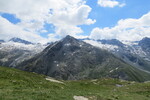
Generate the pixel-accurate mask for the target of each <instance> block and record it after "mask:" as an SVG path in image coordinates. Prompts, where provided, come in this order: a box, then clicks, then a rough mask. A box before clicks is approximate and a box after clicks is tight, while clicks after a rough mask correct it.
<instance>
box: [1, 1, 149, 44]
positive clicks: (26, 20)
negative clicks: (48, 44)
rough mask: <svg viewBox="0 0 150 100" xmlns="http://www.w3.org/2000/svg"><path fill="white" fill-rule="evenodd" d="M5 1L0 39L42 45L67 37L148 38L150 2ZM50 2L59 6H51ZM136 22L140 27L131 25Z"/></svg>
mask: <svg viewBox="0 0 150 100" xmlns="http://www.w3.org/2000/svg"><path fill="white" fill-rule="evenodd" d="M8 1H9V0H5V1H1V3H0V16H1V21H2V22H1V25H0V26H2V27H1V28H0V31H1V33H0V37H1V38H4V39H8V38H11V37H15V36H17V37H20V38H24V39H27V40H32V41H33V39H34V40H35V42H36V41H37V40H41V42H43V41H55V40H57V39H60V38H63V37H64V36H66V35H68V34H69V35H72V36H75V37H77V38H83V37H90V38H94V39H111V38H116V39H120V40H126V39H129V38H128V36H130V35H133V37H131V38H130V39H129V40H136V39H141V38H143V37H144V36H147V37H149V36H150V33H148V31H150V30H149V29H150V25H149V23H146V21H150V18H149V17H150V13H149V12H150V6H149V4H150V0H76V1H75V0H70V1H68V0H62V1H61V0H58V2H57V1H55V2H54V0H46V1H45V3H44V1H42V0H38V1H39V3H38V2H36V0H31V1H30V2H27V3H26V2H25V0H18V1H17V0H12V2H13V3H14V6H10V4H9V2H8ZM15 2H16V3H15ZM51 2H53V3H56V4H57V3H60V4H59V5H56V7H55V6H54V7H53V5H52V4H51ZM66 2H67V3H66ZM68 2H69V3H68ZM10 3H11V2H10ZM48 3H49V4H48ZM32 4H33V6H32ZM12 5H13V4H12ZM23 5H25V6H23ZM34 5H35V6H34ZM54 5H55V4H54ZM66 5H67V7H66ZM36 6H41V7H40V8H36ZM22 7H24V8H22ZM26 7H27V9H25V8H26ZM59 8H60V9H59ZM38 9H39V10H38ZM74 9H75V11H74ZM50 11H51V12H50ZM144 16H146V17H144ZM89 20H90V21H89ZM145 20H146V21H145ZM118 23H120V24H118ZM136 23H140V24H139V25H138V26H137V25H135V26H134V24H136ZM143 23H144V24H143ZM124 24H125V25H126V26H125V28H124V27H123V25H124ZM4 26H5V27H4ZM145 27H146V28H145ZM6 29H7V31H5V30H6ZM128 29H130V30H128ZM9 30H10V31H9ZM14 30H15V31H14ZM122 30H123V31H122ZM11 32H12V33H11ZM15 32H18V33H15ZM115 32H116V33H115ZM133 32H134V33H133ZM136 32H137V33H136ZM135 37H137V38H136V39H134V38H135Z"/></svg>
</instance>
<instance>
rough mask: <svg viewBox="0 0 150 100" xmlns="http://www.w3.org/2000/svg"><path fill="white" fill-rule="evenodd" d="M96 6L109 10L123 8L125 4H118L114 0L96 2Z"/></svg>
mask: <svg viewBox="0 0 150 100" xmlns="http://www.w3.org/2000/svg"><path fill="white" fill-rule="evenodd" d="M97 3H98V5H99V6H101V7H110V8H113V7H116V6H118V7H123V6H125V3H120V2H118V1H116V0H98V2H97Z"/></svg>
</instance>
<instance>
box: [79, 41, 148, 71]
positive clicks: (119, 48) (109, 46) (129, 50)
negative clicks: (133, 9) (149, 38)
mask: <svg viewBox="0 0 150 100" xmlns="http://www.w3.org/2000/svg"><path fill="white" fill-rule="evenodd" d="M82 40H83V41H84V42H86V43H89V44H91V45H93V46H96V47H99V48H101V49H105V50H107V51H109V52H111V53H113V54H115V55H116V56H118V57H119V58H121V59H123V60H124V61H125V62H127V63H129V64H131V65H133V66H135V67H138V68H141V69H144V70H149V71H150V56H149V54H150V51H148V50H150V49H148V47H147V49H146V50H143V48H142V46H141V45H139V41H135V42H131V41H123V42H120V41H118V40H115V39H112V40H92V39H82ZM103 41H104V42H103ZM116 41H118V42H116ZM118 43H119V44H121V45H118ZM149 44H150V43H149Z"/></svg>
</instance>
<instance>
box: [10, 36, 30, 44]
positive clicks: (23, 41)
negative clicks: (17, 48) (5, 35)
mask: <svg viewBox="0 0 150 100" xmlns="http://www.w3.org/2000/svg"><path fill="white" fill-rule="evenodd" d="M9 41H12V42H18V43H24V44H33V43H32V42H29V41H26V40H23V39H20V38H16V37H14V38H11V39H10V40H9Z"/></svg>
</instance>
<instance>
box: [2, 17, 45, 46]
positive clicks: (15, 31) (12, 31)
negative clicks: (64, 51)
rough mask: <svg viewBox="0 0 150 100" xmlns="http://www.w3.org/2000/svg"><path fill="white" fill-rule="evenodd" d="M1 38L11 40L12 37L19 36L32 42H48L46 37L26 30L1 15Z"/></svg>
mask: <svg viewBox="0 0 150 100" xmlns="http://www.w3.org/2000/svg"><path fill="white" fill-rule="evenodd" d="M0 31H1V33H0V39H4V40H9V39H10V38H12V37H19V38H22V39H25V40H28V41H31V42H35V41H38V42H41V43H45V42H47V40H46V39H44V38H42V37H41V36H39V35H37V34H34V33H31V32H27V31H24V30H23V29H22V28H21V27H20V26H17V25H14V24H12V23H10V22H9V21H8V20H6V19H5V18H3V17H1V16H0Z"/></svg>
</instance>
